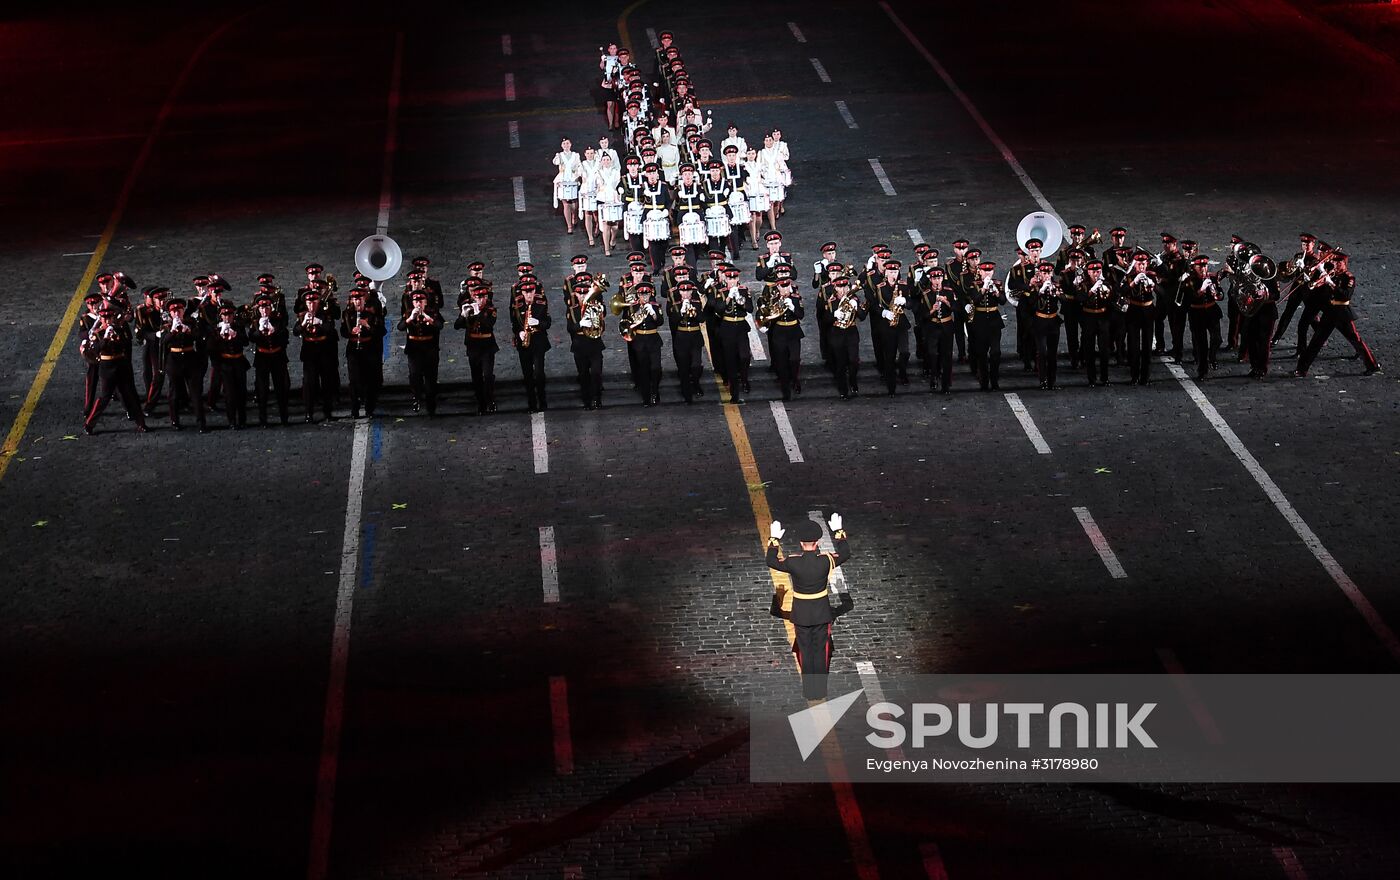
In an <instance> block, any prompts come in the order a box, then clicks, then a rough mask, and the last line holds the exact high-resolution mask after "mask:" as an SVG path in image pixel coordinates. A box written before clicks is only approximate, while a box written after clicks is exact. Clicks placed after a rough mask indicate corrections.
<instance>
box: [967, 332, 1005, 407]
mask: <svg viewBox="0 0 1400 880" xmlns="http://www.w3.org/2000/svg"><path fill="white" fill-rule="evenodd" d="M988 314H991V313H988ZM1001 330H1002V320H1001V318H999V317H997V316H996V315H992V317H991V319H990V320H989V319H983V318H974V319H973V321H972V358H973V360H974V361H976V363H977V380H978V381H979V382H981V383H982V390H983V391H986V390H987V389H988V388H995V387H996V386H997V383H998V382H999V381H1000V379H1001Z"/></svg>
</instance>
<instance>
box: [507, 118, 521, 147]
mask: <svg viewBox="0 0 1400 880" xmlns="http://www.w3.org/2000/svg"><path fill="white" fill-rule="evenodd" d="M509 128H510V148H511V149H512V150H518V149H520V123H518V122H516V121H515V120H514V119H512V120H511V121H510V123H509Z"/></svg>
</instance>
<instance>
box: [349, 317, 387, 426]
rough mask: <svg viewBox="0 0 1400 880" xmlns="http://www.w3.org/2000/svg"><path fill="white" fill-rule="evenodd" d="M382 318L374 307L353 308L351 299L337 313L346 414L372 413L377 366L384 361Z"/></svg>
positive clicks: (376, 391)
mask: <svg viewBox="0 0 1400 880" xmlns="http://www.w3.org/2000/svg"><path fill="white" fill-rule="evenodd" d="M384 333H385V330H384V318H383V316H381V315H380V314H379V311H378V309H373V308H370V307H368V306H366V307H365V308H362V309H356V308H355V306H354V300H353V299H352V300H351V305H348V306H346V307H345V311H344V312H342V313H341V316H340V335H341V338H343V339H344V340H345V372H346V373H347V374H348V376H349V379H350V415H351V417H353V418H359V416H360V407H361V406H363V407H364V412H365V415H366V416H371V417H372V416H373V415H374V408H375V406H376V405H378V403H379V388H380V379H381V369H382V366H383V363H384V359H383V354H382V352H383V350H384V342H383V339H384Z"/></svg>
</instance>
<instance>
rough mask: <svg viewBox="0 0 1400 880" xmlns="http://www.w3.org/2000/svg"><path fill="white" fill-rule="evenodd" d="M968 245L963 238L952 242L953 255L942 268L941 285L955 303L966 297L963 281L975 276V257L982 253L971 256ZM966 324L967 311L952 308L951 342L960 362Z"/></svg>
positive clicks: (963, 357)
mask: <svg viewBox="0 0 1400 880" xmlns="http://www.w3.org/2000/svg"><path fill="white" fill-rule="evenodd" d="M969 246H970V245H969V243H968V240H967V239H965V238H960V239H958V240H957V241H955V242H953V257H952V259H950V260H948V265H947V268H946V269H945V270H944V277H943V286H944V288H946V289H947V290H948V292H949V296H950V298H951V299H952V300H953V302H954V304H955V305H959V304H960V303H962V302H963V301H964V300H966V299H967V291H966V290H964V289H963V284H964V282H965V281H967V280H970V279H971V280H975V279H976V278H977V259H978V258H980V257H981V256H982V253H981V252H980V251H979V252H978V253H977V257H973V256H972V255H971V252H970V251H969V250H968V248H969ZM967 324H968V319H967V312H965V311H963V309H962V308H961V307H960V306H959V307H958V308H955V309H953V343H954V344H955V345H956V346H957V347H958V363H960V364H964V363H967Z"/></svg>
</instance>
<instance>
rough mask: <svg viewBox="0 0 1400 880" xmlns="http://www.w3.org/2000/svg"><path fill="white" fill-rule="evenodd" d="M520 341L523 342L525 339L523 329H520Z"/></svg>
mask: <svg viewBox="0 0 1400 880" xmlns="http://www.w3.org/2000/svg"><path fill="white" fill-rule="evenodd" d="M520 341H521V342H524V341H525V331H524V330H521V331H520Z"/></svg>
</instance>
